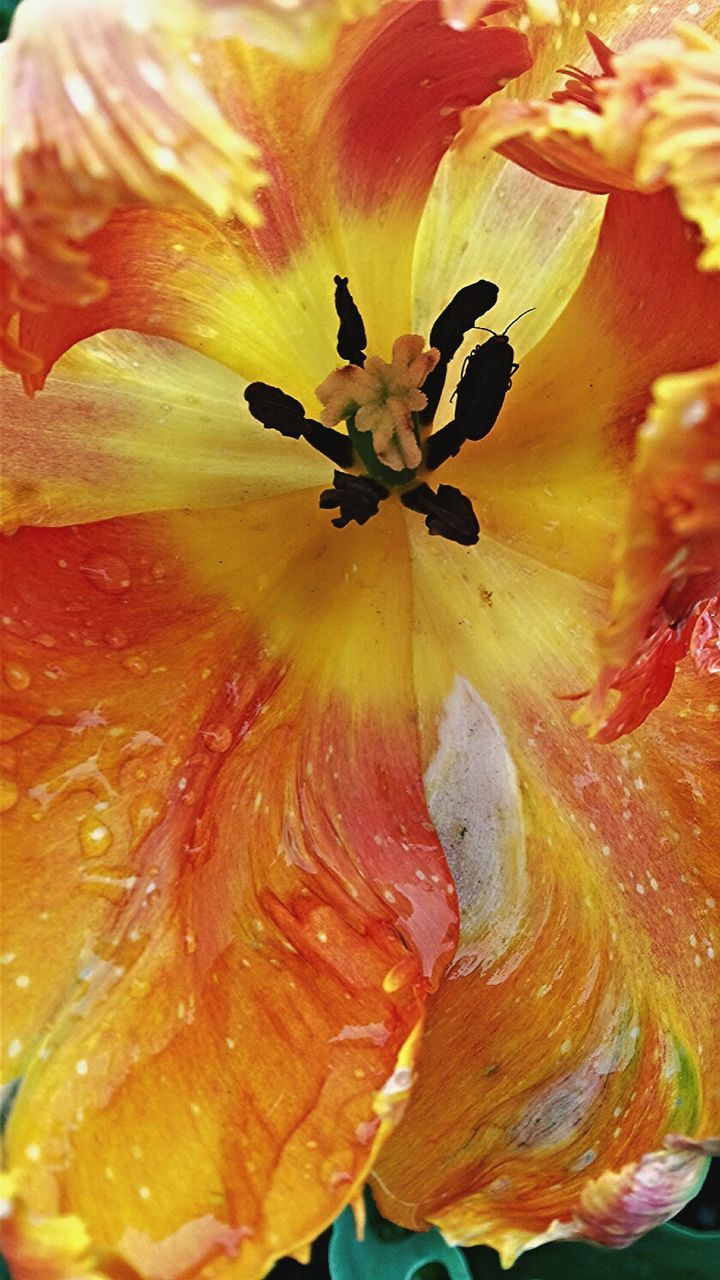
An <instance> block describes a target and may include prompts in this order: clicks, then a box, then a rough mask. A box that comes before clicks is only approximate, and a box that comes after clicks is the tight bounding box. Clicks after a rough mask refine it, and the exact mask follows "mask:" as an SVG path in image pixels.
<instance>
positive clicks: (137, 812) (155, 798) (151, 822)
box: [130, 770, 165, 839]
mask: <svg viewBox="0 0 720 1280" xmlns="http://www.w3.org/2000/svg"><path fill="white" fill-rule="evenodd" d="M137 772H139V770H138V771H137ZM164 811H165V797H164V795H163V794H162V792H161V791H146V792H144V794H143V795H140V796H138V797H137V798H136V799H135V800H133V802H132V804H131V806H130V821H131V823H132V828H133V832H134V834H135V835H136V836H138V837H140V838H141V839H142V838H143V837H144V836H146V835H147V833H148V831H152V829H153V827H156V826H157V824H158V822H159V821H160V819H161V818H162V815H163V813H164Z"/></svg>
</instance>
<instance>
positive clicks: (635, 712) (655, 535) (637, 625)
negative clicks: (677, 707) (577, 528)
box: [579, 366, 720, 742]
mask: <svg viewBox="0 0 720 1280" xmlns="http://www.w3.org/2000/svg"><path fill="white" fill-rule="evenodd" d="M653 390H654V402H653V404H652V405H651V407H650V409H649V412H648V416H647V419H646V422H645V424H644V425H643V426H642V427H641V429H640V431H639V433H638V437H637V444H636V453H635V460H634V463H633V468H632V473H631V482H630V487H629V492H628V495H627V499H626V507H625V516H624V521H623V526H622V532H621V534H620V538H619V540H618V543H617V545H616V550H615V562H616V566H617V568H616V576H615V585H614V589H613V598H612V606H611V621H610V623H609V625H608V626H607V627H606V628H605V629H604V630H603V632H602V635H601V639H600V646H601V655H602V659H603V668H602V671H601V673H600V676H599V678H598V681H597V683H596V685H595V688H594V691H593V694H592V696H591V698H590V701H589V703H588V704H587V706H586V707H584V708H583V710H582V712H581V713H580V716H579V719H580V722H581V723H584V724H589V725H591V726H592V729H593V732H594V734H595V735H596V736H597V737H598V739H599V741H601V742H604V741H609V740H610V739H612V738H615V737H618V736H619V735H620V734H622V733H627V732H628V731H630V730H632V729H634V728H636V726H637V725H638V724H641V723H642V721H643V720H644V719H645V717H646V716H647V715H648V714H649V712H650V711H651V710H652V709H653V708H654V707H655V706H657V705H658V703H659V702H661V701H662V699H663V698H664V697H665V696H666V694H667V692H668V690H669V688H670V685H671V684H672V680H673V676H674V674H675V664H676V662H677V661H679V659H680V658H682V657H684V656H685V654H686V653H687V652H688V650H689V649H690V648H691V647H692V649H693V653H694V654H695V656H696V661H697V663H698V666H700V667H705V669H706V670H708V671H712V670H713V669H714V668H716V667H717V663H718V659H719V657H720V655H719V654H718V650H717V639H716V637H717V622H716V614H717V607H718V597H720V366H714V367H713V368H709V369H700V370H697V371H695V372H693V373H686V374H675V375H671V376H668V377H665V378H660V379H659V380H658V381H657V382H656V383H655V386H654V389H653ZM696 628H697V630H698V639H697V641H695V640H694V633H695V630H696ZM713 650H714V654H713ZM612 690H616V691H618V693H619V695H620V696H619V699H617V700H616V705H613V702H614V698H613V694H612V692H611V691H612Z"/></svg>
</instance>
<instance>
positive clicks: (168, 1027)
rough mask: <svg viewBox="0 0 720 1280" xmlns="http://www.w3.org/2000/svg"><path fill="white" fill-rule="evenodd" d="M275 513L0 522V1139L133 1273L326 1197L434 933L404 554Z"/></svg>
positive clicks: (358, 1135)
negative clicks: (2, 550)
mask: <svg viewBox="0 0 720 1280" xmlns="http://www.w3.org/2000/svg"><path fill="white" fill-rule="evenodd" d="M293 501H294V500H293V499H292V498H291V497H285V498H283V499H282V503H283V507H282V513H283V520H284V521H287V520H288V519H290V518H291V514H292V511H293V505H292V504H293ZM276 515H277V500H272V499H271V500H268V502H267V503H266V504H261V503H259V502H258V503H253V504H250V505H249V506H248V508H247V515H245V516H243V515H237V514H236V515H234V516H229V515H228V514H226V513H219V514H218V515H217V516H214V517H210V516H205V517H202V518H200V517H193V516H184V517H181V516H167V517H160V516H154V517H145V518H139V519H136V520H119V521H112V522H108V523H105V524H93V525H84V526H79V527H76V529H75V530H73V529H62V530H48V529H43V530H31V529H24V530H20V531H19V532H18V533H17V534H16V535H15V536H14V537H13V538H11V539H9V540H8V542H7V544H6V550H7V552H8V554H9V556H10V559H11V563H12V567H13V573H12V582H13V599H12V600H10V601H8V605H9V610H10V611H9V614H8V617H10V618H11V623H10V625H9V626H7V627H6V630H7V631H8V633H9V634H8V636H7V637H6V638H7V648H6V666H5V671H4V684H5V693H6V695H7V704H8V705H7V709H6V719H5V720H4V722H3V723H4V734H5V737H6V738H7V739H8V741H7V742H6V744H5V747H4V750H5V755H4V766H5V777H6V788H5V790H4V792H3V797H4V805H5V808H6V810H7V812H6V814H5V821H6V824H7V829H8V834H7V835H6V839H5V848H6V849H7V863H8V865H7V868H6V879H7V899H8V904H9V903H12V902H14V903H16V904H17V905H16V906H15V908H14V909H13V908H12V907H11V906H9V905H8V908H7V918H6V921H5V946H6V948H7V950H6V952H5V954H4V956H3V959H4V961H5V963H6V969H5V974H6V980H7V991H8V1000H7V1007H6V1014H5V1017H4V1020H3V1024H4V1025H3V1032H4V1036H5V1064H6V1068H5V1069H6V1076H8V1077H9V1078H13V1077H15V1076H24V1080H23V1084H22V1087H21V1089H20V1092H19V1094H18V1096H17V1098H16V1101H15V1105H14V1109H13V1115H12V1119H11V1122H10V1127H9V1131H8V1134H7V1143H8V1151H9V1158H10V1160H11V1161H12V1162H13V1164H14V1165H15V1167H16V1170H17V1176H18V1179H19V1187H20V1189H21V1191H22V1193H23V1194H24V1195H25V1196H26V1197H27V1198H28V1201H29V1203H31V1204H32V1206H33V1209H34V1210H36V1211H38V1212H44V1213H50V1214H52V1213H55V1212H58V1210H59V1209H61V1208H62V1207H63V1206H65V1205H68V1204H71V1205H72V1206H73V1212H76V1213H78V1214H79V1215H80V1216H81V1217H82V1218H83V1220H84V1221H85V1223H86V1224H87V1227H88V1230H89V1232H90V1234H91V1237H92V1239H93V1241H94V1242H95V1244H96V1245H98V1246H100V1247H105V1248H108V1249H111V1250H115V1251H119V1252H120V1253H121V1254H122V1255H123V1256H124V1257H125V1258H126V1260H127V1261H128V1262H129V1263H131V1264H136V1265H138V1266H139V1267H140V1269H141V1270H142V1272H143V1274H145V1275H148V1276H151V1277H155V1276H157V1277H158V1280H162V1278H163V1277H174V1276H175V1275H178V1274H185V1273H186V1272H188V1271H190V1272H193V1271H195V1270H196V1269H200V1268H201V1267H202V1266H203V1265H206V1264H207V1265H210V1264H211V1263H212V1267H211V1271H212V1274H218V1275H219V1274H224V1273H227V1274H228V1275H238V1276H242V1277H246V1276H256V1275H257V1276H259V1275H261V1274H264V1270H265V1269H267V1267H268V1266H269V1265H270V1263H271V1262H272V1260H273V1259H274V1258H275V1257H276V1256H278V1255H279V1254H282V1253H285V1252H287V1251H289V1250H293V1249H299V1248H302V1247H303V1246H304V1244H305V1243H306V1242H307V1241H309V1240H311V1239H312V1238H314V1236H315V1235H316V1234H317V1233H318V1231H320V1230H321V1229H322V1228H323V1227H324V1226H325V1225H326V1224H327V1223H329V1222H330V1221H331V1219H332V1218H333V1217H334V1216H335V1215H336V1214H337V1212H338V1211H339V1209H340V1208H341V1206H342V1205H343V1204H344V1203H346V1201H347V1200H348V1198H350V1197H351V1196H352V1195H353V1194H354V1193H355V1190H356V1188H357V1187H358V1185H359V1184H360V1183H361V1182H362V1179H363V1177H364V1175H365V1173H366V1171H367V1168H368V1166H369V1164H370V1163H371V1161H372V1159H373V1156H374V1153H375V1150H376V1148H377V1145H378V1144H379V1143H380V1142H381V1141H382V1140H383V1137H384V1136H385V1134H386V1132H387V1130H388V1129H389V1127H391V1125H392V1124H393V1123H394V1121H395V1120H396V1119H397V1116H398V1114H399V1112H400V1110H401V1109H402V1105H403V1104H404V1101H405V1099H406V1097H407V1092H408V1089H409V1087H410V1084H411V1081H412V1074H413V1061H414V1054H415V1044H416V1041H417V1036H418V1032H419V1028H420V1026H421V1023H422V1017H423V1008H424V1002H425V995H426V992H427V990H428V988H429V987H430V986H431V985H433V984H434V983H435V982H436V980H437V977H438V974H439V971H440V969H441V968H442V967H443V965H444V963H445V962H446V961H447V959H448V958H449V956H450V954H451V953H452V949H453V947H454V943H455V938H456V930H455V922H456V918H457V917H456V907H455V897H454V890H453V886H452V883H451V881H450V879H449V875H448V872H447V868H446V863H445V859H444V856H443V853H442V850H441V848H440V845H439V843H438V840H437V837H436V836H435V834H434V831H433V828H432V824H431V823H430V821H429V818H428V814H427V809H426V806H425V801H424V794H423V790H422V782H421V775H420V771H419V765H418V756H417V750H418V748H417V742H416V730H415V717H414V714H413V711H412V687H411V676H410V673H411V664H410V658H409V635H410V631H409V620H408V619H409V613H408V611H409V603H410V602H409V579H408V575H407V568H405V570H403V569H402V566H401V564H399V566H398V572H397V574H396V575H395V576H394V578H393V580H392V584H391V589H390V587H388V588H387V589H385V588H383V586H382V560H383V554H384V546H385V543H384V536H383V530H382V528H381V530H380V536H379V537H374V535H373V533H372V530H371V531H370V536H369V537H368V531H367V530H362V531H360V530H358V531H349V534H350V536H349V537H346V538H343V539H339V538H337V539H329V538H328V537H327V530H326V525H325V516H324V514H323V513H321V512H316V511H313V510H312V508H308V504H307V503H306V502H305V501H304V499H303V498H300V499H299V500H298V505H297V516H298V519H299V521H300V527H299V528H298V529H297V530H296V536H294V537H293V539H292V541H291V542H290V541H289V542H288V544H287V545H286V546H285V547H284V548H283V547H282V546H278V537H277V523H276ZM395 519H396V521H397V524H398V534H399V537H400V538H402V518H401V516H400V514H399V513H396V515H395ZM373 548H374V549H373ZM406 563H407V561H406ZM311 566H312V567H311ZM343 583H345V585H344V586H343V585H342V584H343ZM403 583H404V586H403V585H402V584H403ZM253 602H254V603H253ZM308 611H309V615H310V616H309V617H308ZM313 632H314V638H313V635H312V633H313ZM403 637H404V639H403ZM370 801H371V803H370ZM16 882H17V883H16ZM40 938H42V945H39V939H40ZM99 1188H100V1189H101V1190H100V1193H99V1190H98V1189H99ZM220 1260H224V1262H223V1265H221V1262H220Z"/></svg>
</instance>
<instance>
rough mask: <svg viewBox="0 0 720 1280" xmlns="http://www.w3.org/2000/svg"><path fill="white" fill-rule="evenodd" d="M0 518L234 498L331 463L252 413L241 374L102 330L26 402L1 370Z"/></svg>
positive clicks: (173, 345)
mask: <svg viewBox="0 0 720 1280" xmlns="http://www.w3.org/2000/svg"><path fill="white" fill-rule="evenodd" d="M1 385H2V399H3V418H4V421H3V426H4V431H5V450H4V459H3V461H4V470H5V480H4V502H3V525H4V527H5V528H6V529H8V528H9V529H10V530H12V529H13V528H16V527H17V526H18V525H19V524H53V525H62V524H73V523H77V522H85V521H90V520H102V519H105V518H107V517H110V516H118V515H129V514H132V513H135V512H142V511H160V510H180V509H182V508H194V509H196V510H197V509H201V508H213V507H220V506H225V505H227V506H237V505H238V504H240V503H242V502H245V501H248V500H249V499H252V498H258V497H268V496H271V495H272V494H276V493H287V492H289V491H290V490H291V489H292V488H293V487H295V488H298V489H302V488H305V487H309V486H313V485H321V484H322V483H323V482H324V481H325V480H326V478H327V464H326V463H323V461H322V460H321V458H320V457H319V456H318V455H317V454H316V453H313V451H312V450H311V449H310V448H309V447H308V446H307V445H305V444H304V443H298V441H295V440H287V439H284V438H283V437H282V436H281V435H279V434H278V433H277V432H273V433H272V436H271V435H270V433H269V432H265V431H263V430H262V428H261V427H260V426H259V424H258V423H257V422H256V421H255V420H254V419H253V418H251V417H250V415H249V413H248V411H247V405H246V402H245V399H244V395H243V392H244V390H245V387H246V385H247V384H246V382H245V381H244V379H242V378H240V377H239V376H238V374H236V373H234V372H233V371H232V370H230V369H228V368H226V367H225V366H224V365H222V364H219V363H218V362H217V361H216V360H213V359H210V358H209V357H207V356H204V355H201V354H199V353H197V352H194V351H191V350H189V349H188V348H187V347H184V346H181V345H180V343H177V342H170V341H168V340H166V339H162V338H146V337H144V336H142V335H140V334H135V333H131V332H120V331H114V332H110V333H103V334H99V335H97V336H96V337H94V338H89V339H87V340H86V341H84V342H82V343H79V344H78V345H77V346H76V347H74V348H73V349H72V350H71V351H69V352H68V353H67V354H66V355H65V356H64V357H63V359H62V360H61V361H60V362H59V364H58V365H57V367H56V369H55V370H54V372H53V375H52V377H51V378H50V380H49V382H48V383H47V385H46V387H45V388H44V390H43V392H42V394H40V395H38V396H37V397H36V398H35V400H34V401H33V403H32V406H31V407H30V406H29V405H28V401H27V397H26V396H25V394H24V392H23V390H22V388H21V387H20V385H19V384H18V383H17V380H16V379H15V378H14V377H13V376H12V375H11V374H5V375H4V376H3V377H2V384H1Z"/></svg>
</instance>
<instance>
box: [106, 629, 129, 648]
mask: <svg viewBox="0 0 720 1280" xmlns="http://www.w3.org/2000/svg"><path fill="white" fill-rule="evenodd" d="M103 639H104V641H105V643H106V644H107V645H109V646H110V648H111V649H124V648H125V646H126V644H127V642H128V636H127V634H126V632H125V631H123V630H121V628H120V627H112V628H111V630H110V631H106V632H105V635H104V636H103Z"/></svg>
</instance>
